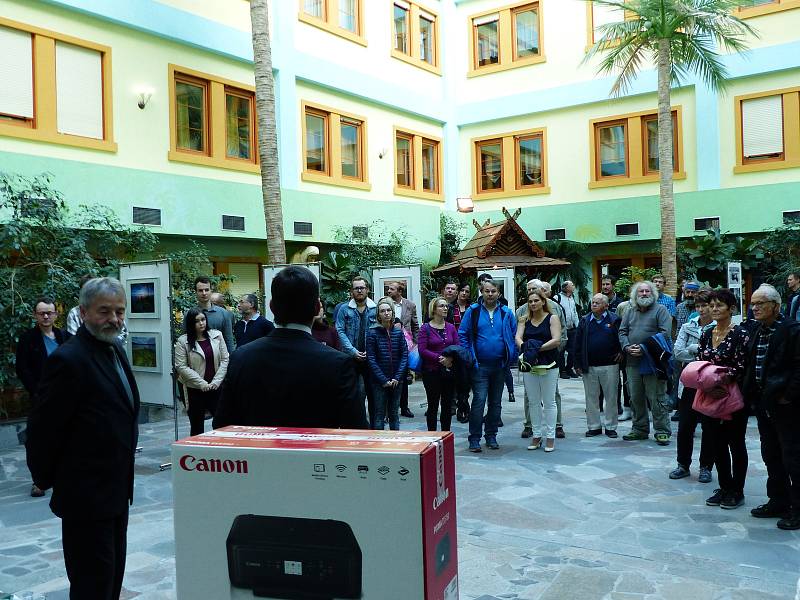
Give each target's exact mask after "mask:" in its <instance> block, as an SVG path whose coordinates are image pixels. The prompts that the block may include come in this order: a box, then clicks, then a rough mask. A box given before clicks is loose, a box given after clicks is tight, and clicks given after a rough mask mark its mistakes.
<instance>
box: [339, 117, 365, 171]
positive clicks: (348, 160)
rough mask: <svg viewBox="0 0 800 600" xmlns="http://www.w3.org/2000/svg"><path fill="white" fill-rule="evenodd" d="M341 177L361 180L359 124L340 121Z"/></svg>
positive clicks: (349, 120) (350, 121) (353, 121)
mask: <svg viewBox="0 0 800 600" xmlns="http://www.w3.org/2000/svg"><path fill="white" fill-rule="evenodd" d="M341 134H342V176H343V177H350V178H353V179H361V122H359V121H355V120H351V119H345V118H344V117H343V118H342V119H341Z"/></svg>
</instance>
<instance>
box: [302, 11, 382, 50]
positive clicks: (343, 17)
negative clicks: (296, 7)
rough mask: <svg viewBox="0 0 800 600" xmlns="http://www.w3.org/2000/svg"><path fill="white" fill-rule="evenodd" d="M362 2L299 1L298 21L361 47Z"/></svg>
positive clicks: (364, 40)
mask: <svg viewBox="0 0 800 600" xmlns="http://www.w3.org/2000/svg"><path fill="white" fill-rule="evenodd" d="M363 6H364V0H300V13H299V14H298V17H297V18H298V19H299V20H300V21H302V22H303V23H307V24H308V25H312V26H314V27H317V28H319V29H323V30H324V31H327V32H328V33H332V34H334V35H337V36H339V37H343V38H345V39H347V40H350V41H351V42H356V43H357V44H361V45H362V46H366V45H367V40H366V39H365V38H364V32H363Z"/></svg>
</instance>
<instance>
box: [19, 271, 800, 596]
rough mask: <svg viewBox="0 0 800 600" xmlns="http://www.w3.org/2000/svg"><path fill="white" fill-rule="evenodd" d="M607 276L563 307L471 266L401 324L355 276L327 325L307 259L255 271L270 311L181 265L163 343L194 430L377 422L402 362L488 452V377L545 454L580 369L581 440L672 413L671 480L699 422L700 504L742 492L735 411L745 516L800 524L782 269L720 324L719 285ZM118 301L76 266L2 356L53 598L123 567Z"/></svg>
mask: <svg viewBox="0 0 800 600" xmlns="http://www.w3.org/2000/svg"><path fill="white" fill-rule="evenodd" d="M614 284H615V282H614V280H613V279H612V278H610V277H604V278H603V279H602V281H601V292H600V293H598V294H595V295H594V296H593V297H592V298H591V304H590V307H589V311H588V312H587V313H586V314H585V315H583V316H581V315H580V314H579V309H578V306H577V304H576V302H575V298H574V291H575V290H574V286H573V285H572V283H571V282H568V281H567V282H564V284H563V285H562V286H561V289H560V291H559V292H558V293H556V294H553V290H552V289H551V286H550V284H549V283H548V282H546V281H540V280H538V279H533V280H531V281H530V282H528V284H527V297H526V299H525V302H524V303H523V304H522V305H521V306H519V307H518V308H517V309H516V311H515V310H513V309H512V308H510V307H509V306H508V305H507V304H508V303H507V301H506V299H505V298H503V296H502V294H501V292H500V288H499V287H498V285H497V283H496V282H495V281H493V280H492V278H491V277H490V276H488V275H485V274H484V275H481V276H480V277H479V278H478V290H477V299H473V297H472V293H471V292H472V290H471V288H470V286H469V285H467V284H464V283H461V284H459V283H456V282H448V283H447V284H446V285H445V286H444V287H443V289H442V291H441V295H437V296H436V297H435V298H433V299H432V300H431V301H430V303H429V305H428V307H427V318H426V319H423V324H422V325H421V326H420V325H419V321H420V319H419V315H418V314H417V309H416V305H415V304H414V303H413V302H411V301H410V300H409V299H408V298H407V297H406V296H405V290H404V289H403V284H402V282H391V283H389V284H388V285H387V286H386V289H385V292H386V295H385V296H384V297H381V298H379V299H378V300H377V301H375V300H373V299H372V298H371V297H370V284H369V282H368V281H367V280H366V279H364V278H363V277H360V276H359V277H355V278H353V279H352V281H351V288H350V299H349V300H348V301H346V302H342V303H340V304H339V305H337V306H336V307H335V308H334V310H333V313H334V320H333V324H332V325H331V324H329V323H328V322H327V320H326V317H325V315H326V312H325V307H324V306H323V304H322V302H321V300H320V298H319V282H318V280H317V279H316V277H315V276H314V275H313V274H312V273H311V272H310V271H309V270H308V269H305V268H302V267H287V268H286V269H283V270H282V271H280V272H279V273H278V274H277V275H276V277H275V278H274V280H273V282H272V285H271V296H272V299H271V301H270V309H271V311H272V313H273V315H274V323H273V322H270V321H269V320H267V319H265V318H264V317H263V316H262V315H261V314H260V313H259V310H258V308H259V302H258V298H257V296H255V295H254V294H246V295H244V296H242V297H241V298H240V299H239V302H238V309H239V313H240V316H241V318H240V319H235V318H234V317H233V315H232V313H231V312H230V311H229V310H227V308H226V307H225V306H224V299H223V298H222V296H221V294H219V293H216V292H213V291H212V286H211V282H210V280H209V279H208V278H206V277H199V278H197V280H196V281H195V284H194V285H195V293H196V297H197V306H196V307H194V308H192V309H190V310H188V311H187V312H186V314H185V315H184V318H183V327H184V333H183V335H181V336H180V337H179V338H178V340H177V342H176V344H175V348H174V360H175V364H174V366H175V373H176V375H177V379H178V380H179V382H180V384H181V388H182V389H183V393H184V397H185V400H186V403H187V413H188V416H189V421H190V428H191V434H192V435H194V434H198V433H201V432H202V431H203V429H204V419H205V418H207V415H211V416H212V417H213V423H212V426H213V427H214V428H219V427H223V426H226V425H232V424H236V425H271V426H285V427H336V428H350V429H367V428H371V429H384V428H385V427H386V424H387V423H388V425H389V428H390V429H395V430H396V429H399V426H400V416H405V417H407V418H413V416H414V415H413V414H412V413H411V412H410V410H409V408H408V384H409V375H410V370H413V371H415V372H417V373H419V374H420V375H421V378H422V383H423V386H424V389H425V394H426V397H427V413H426V424H427V428H428V429H429V430H435V429H437V427H440V428H441V429H442V430H443V431H447V430H449V429H450V425H451V420H452V417H453V416H456V418H457V419H458V420H459V421H461V422H466V423H468V424H469V425H468V428H469V436H468V450H469V451H470V452H474V453H480V452H482V447H481V440H482V439H483V440H484V443H485V447H487V448H488V449H490V450H496V449H498V448H499V447H500V446H499V443H498V431H499V428H500V427H503V421H502V405H501V399H502V396H503V390H504V389H507V390H508V394H509V398H508V399H509V401H511V402H514V401H515V400H516V399H515V398H514V395H513V377H512V375H511V368H512V367H514V368H516V369H519V371H520V372H521V374H522V380H523V383H524V390H525V394H524V403H523V413H524V422H523V428H522V432H521V437H522V438H529V439H530V441H529V442H527V444H528V445H527V448H528V450H538V449H540V448H541V449H543V451H544V452H546V453H550V452H553V451H554V450H555V448H556V439H558V438H563V437H565V435H566V434H565V432H564V428H563V424H562V417H561V395H560V393H559V389H558V384H559V380H560V379H571V378H573V377H580V378H581V380H582V383H583V387H584V396H585V411H586V422H587V430H586V432H585V436H586V437H589V438H592V437H596V436H600V435H603V434H605V436H607V437H608V438H612V439H615V438H617V437H618V433H617V428H618V425H619V422H621V421H626V420H630V421H631V428H630V431H629V432H627V433H626V434H625V435H623V436H622V439H623V440H624V441H628V442H634V441H643V440H647V439H649V437H650V430H651V422H652V429H653V433H654V440H655V442H656V443H657V444H659V445H663V446H666V445H668V444H669V443H670V439H671V436H672V426H671V423H672V422H673V421H677V422H678V432H677V437H678V444H677V463H678V464H677V467H676V468H675V469H674V470H672V471H671V472H670V473H669V474H668V475H669V477H670V478H672V479H683V478H686V477H689V476H690V475H691V472H690V465H691V463H692V454H693V445H694V443H693V439H694V433H695V431H696V429H697V426H698V425H701V427H702V437H701V442H700V455H699V477H698V481H699V482H701V483H709V482H711V481H712V479H713V474H712V471H713V470H716V472H717V479H718V482H719V488H718V489H717V490H715V491H714V493H713V494H712V495H711V496H710V497H709V498H708V499H707V500H706V504H708V505H709V506H719V507H721V508H723V509H734V508H737V507H739V506H741V505H742V504H743V503H744V485H745V478H746V476H747V467H748V455H747V445H746V440H745V437H746V432H747V424H748V419H749V418H750V417H751V416H755V417H756V419H757V424H758V431H759V435H760V442H761V456H762V459H763V461H764V463H765V465H766V469H767V473H768V479H767V490H766V491H767V496H768V498H769V501H768V502H767V503H766V504H762V505H760V506H757V507H755V508H753V509H752V510H751V511H750V512H751V514H752V515H753V516H754V517H759V518H776V519H778V520H777V526H778V527H779V528H781V529H785V530H795V529H800V432H799V431H798V428H797V423H798V420H799V418H800V323H799V322H798V321H797V317H798V312H799V311H798V309H800V272H798V273H792V274H791V275H790V276H789V279H788V281H787V284H788V287H789V290H790V292H791V294H790V296H789V298H787V299H786V302H783V300H782V298H781V296H780V294H779V293H778V291H777V290H776V289H775V288H774V287H772V286H770V285H766V284H765V285H761V286H760V287H759V288H758V289H756V290H755V292H754V293H753V294H752V298H751V301H750V303H749V304H750V310H751V315H750V318H747V319H746V320H744V321H743V322H742V323H741V324H738V325H734V324H733V320H732V318H733V316H734V313H735V312H736V309H737V307H738V298H737V297H736V296H735V295H734V294H733V293H732V292H730V291H729V290H727V289H710V288H704V287H701V285H700V283H699V282H696V281H687V282H685V283H684V285H683V289H682V292H683V299H682V301H681V302H680V303H676V302H675V300H674V299H673V298H671V297H670V296H668V295H667V294H666V293H664V287H665V280H664V278H663V277H654V278H653V281H652V282H651V281H639V282H636V283H634V284H633V286H632V287H631V289H630V293H629V295H628V297H627V298H624V299H623V298H622V297H621V296H620V294H619V293H618V292H616V291H615V289H614V288H615V285H614ZM782 307H783V310H782ZM125 311H126V296H125V290H124V288H123V286H122V285H121V284H120V282H119V281H117V280H115V279H111V278H85V279H84V280H83V281H82V287H81V291H80V303H79V306H78V307H76V308H75V309H73V310H71V311H70V314H69V318H68V319H67V330H66V331H62V330H60V329H58V328H56V327H55V326H54V322H55V320H56V317H57V313H56V306H55V302H54V301H53V299H52V298H47V297H42V298H39V299H38V300H37V301H36V303H35V305H34V311H33V318H34V319H35V323H36V325H35V326H34V327H33V328H32V329H30V330H29V331H27V332H26V333H25V334H23V335H22V336H21V337H20V339H19V343H18V346H17V357H16V365H17V372H18V375H19V378H20V380H21V381H22V383H23V385H24V386H25V388H26V389H27V390H28V392H29V393H30V395H31V398H32V400H33V403H32V404H33V408H32V411H31V414H30V417H29V423H28V429H27V442H26V449H27V458H28V465H29V468H30V471H31V475H32V479H33V486H32V489H31V495H33V496H42V495H44V494H45V490H47V489H50V488H52V489H53V494H52V498H51V508H52V510H53V512H54V513H55V514H56V515H57V516H59V517H60V518H61V519H62V542H63V547H64V559H65V564H66V567H67V574H68V577H69V579H70V583H71V586H72V590H73V592H74V593H75V595H74V596H72V597H87V598H88V597H103V598H105V597H108V598H116V597H118V596H119V591H120V588H121V581H122V574H123V572H124V563H125V548H126V546H125V544H126V532H127V519H128V506H129V504H130V503H131V501H132V496H133V456H134V451H135V448H136V442H137V436H138V427H137V423H138V412H139V404H140V398H139V392H138V388H137V386H136V380H135V378H134V377H133V373H132V371H131V368H130V365H129V364H128V360H127V356H126V353H125V351H124V348H123V346H122V342H123V341H124V339H125V336H126V335H127V332H126V329H125ZM674 334H677V335H674ZM673 339H674V340H675V341H674V344H673ZM470 393H471V398H470ZM676 403H677V411H676V414H674V415H673V416H672V417H670V412H671V411H672V408H673V406H674V405H675V404H676ZM365 405H366V410H365ZM85 490H91V491H92V493H91V494H89V495H88V496H87V494H86V493H85ZM98 590H101V592H98Z"/></svg>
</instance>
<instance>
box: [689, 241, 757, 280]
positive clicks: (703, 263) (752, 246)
mask: <svg viewBox="0 0 800 600" xmlns="http://www.w3.org/2000/svg"><path fill="white" fill-rule="evenodd" d="M763 259H764V252H763V250H762V243H761V242H760V241H759V240H756V239H753V238H747V237H744V236H741V235H737V236H732V235H729V234H725V233H720V232H719V231H718V230H715V229H708V230H706V233H705V234H703V235H698V236H695V237H693V238H690V239H688V240H681V241H680V242H679V243H678V260H679V262H680V265H681V272H682V274H684V275H685V276H686V277H694V278H695V279H699V280H700V281H704V282H709V283H710V284H711V285H713V286H717V285H725V284H726V282H727V268H728V263H729V262H731V261H739V262H741V263H742V268H743V269H745V270H747V269H753V268H755V267H757V266H759V265H760V264H761V263H762V261H763Z"/></svg>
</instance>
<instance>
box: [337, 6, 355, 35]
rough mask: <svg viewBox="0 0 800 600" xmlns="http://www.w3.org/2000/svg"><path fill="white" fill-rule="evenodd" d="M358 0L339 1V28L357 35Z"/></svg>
mask: <svg viewBox="0 0 800 600" xmlns="http://www.w3.org/2000/svg"><path fill="white" fill-rule="evenodd" d="M357 4H358V0H339V27H341V28H342V29H346V30H347V31H352V32H353V33H357V29H358V12H357V11H358V6H357Z"/></svg>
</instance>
